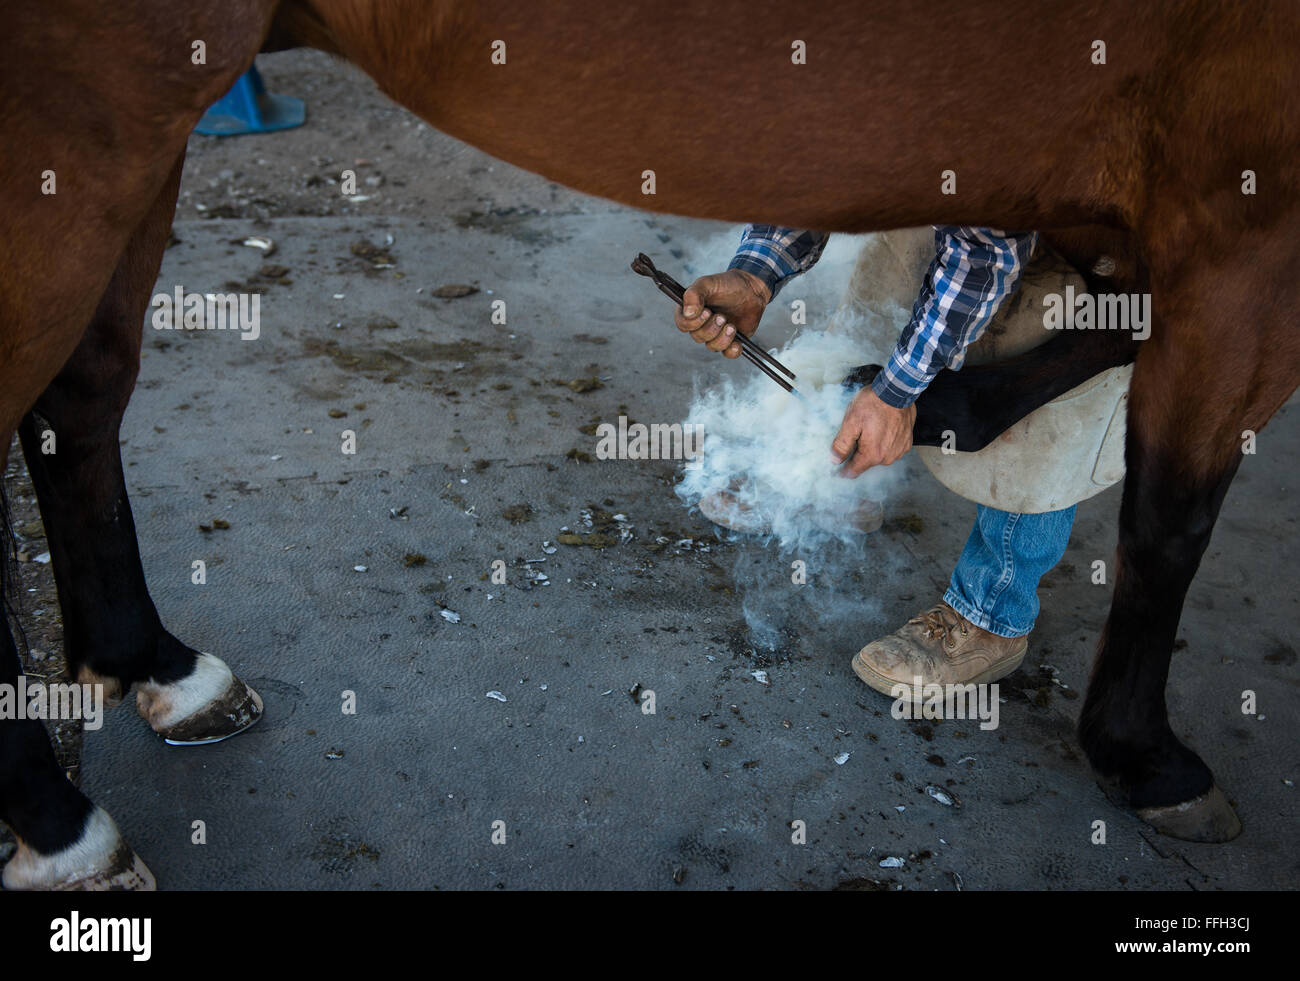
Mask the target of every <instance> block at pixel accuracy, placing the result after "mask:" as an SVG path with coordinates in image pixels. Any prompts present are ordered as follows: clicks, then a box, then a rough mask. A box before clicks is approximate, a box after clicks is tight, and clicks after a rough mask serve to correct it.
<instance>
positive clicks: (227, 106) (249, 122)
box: [194, 66, 307, 136]
mask: <svg viewBox="0 0 1300 981" xmlns="http://www.w3.org/2000/svg"><path fill="white" fill-rule="evenodd" d="M306 118H307V107H306V105H305V104H304V103H303V101H302V99H295V98H293V97H292V96H288V95H271V94H269V93H268V92H267V91H266V88H265V87H264V86H263V85H262V76H261V75H259V74H258V73H257V66H253V67H252V68H250V69H248V71H246V72H244V74H242V75H240V76H239V78H238V80H237V81H236V82H235V85H234V87H233V88H232V89H231V90H230V91H229V92H227V93H226V94H225V95H223V96H222V97H221V98H220V99H218V100H217V101H216V102H214V103H213V104H212V105H211V107H210V108H209V109H208V111H207V112H205V113H204V114H203V118H202V119H200V120H199V124H198V125H197V126H195V127H194V132H196V133H204V134H206V135H208V136H240V135H242V134H244V133H270V132H273V131H275V130H277V129H293V128H294V127H295V126H301V125H302V124H303V121H304V120H305V119H306Z"/></svg>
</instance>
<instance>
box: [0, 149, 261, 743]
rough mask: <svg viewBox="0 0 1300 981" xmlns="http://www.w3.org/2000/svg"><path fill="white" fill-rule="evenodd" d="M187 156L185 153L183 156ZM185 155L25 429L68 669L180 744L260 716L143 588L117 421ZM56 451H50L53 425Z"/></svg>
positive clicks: (224, 732)
mask: <svg viewBox="0 0 1300 981" xmlns="http://www.w3.org/2000/svg"><path fill="white" fill-rule="evenodd" d="M182 159H183V158H182ZM181 163H182V161H181V160H178V161H177V162H176V166H175V168H174V170H173V172H172V174H171V176H170V177H169V178H168V181H167V183H166V185H165V186H164V188H163V190H162V191H161V193H160V194H159V196H158V199H157V201H156V202H155V203H154V205H153V206H152V208H151V209H150V211H149V213H148V215H147V216H146V217H145V218H144V220H143V221H142V222H141V223H140V225H139V226H138V227H137V228H136V230H135V232H134V233H133V235H132V237H131V240H130V242H129V243H128V245H127V248H126V250H125V252H124V253H123V256H122V258H121V260H120V262H119V264H118V267H117V269H116V271H115V272H114V274H113V278H112V280H111V282H110V283H109V286H108V289H107V291H106V292H105V293H104V296H103V298H102V299H101V301H100V303H99V307H98V309H97V310H96V311H95V314H94V317H93V318H92V320H91V322H90V325H89V327H87V329H86V333H85V335H84V336H83V338H82V340H81V343H80V344H79V345H78V347H77V348H76V350H75V351H74V352H73V354H72V357H71V358H70V359H69V360H68V361H67V363H66V364H65V365H64V367H63V369H62V370H61V371H60V372H59V374H58V375H57V376H56V377H55V379H54V380H53V381H52V382H51V383H50V385H49V387H48V388H47V389H46V390H45V392H44V393H43V394H42V395H41V396H40V398H39V399H38V400H37V402H36V404H35V406H34V407H33V409H32V411H31V412H29V413H28V414H27V416H26V417H25V418H24V419H23V421H22V423H21V425H20V426H19V434H20V435H21V437H22V443H23V452H24V455H25V456H26V458H27V465H28V469H29V471H30V472H31V476H32V483H33V484H34V485H35V487H36V491H37V495H38V498H39V500H40V506H41V515H42V517H43V519H44V524H45V531H46V535H47V538H48V541H49V546H50V555H51V557H52V560H53V564H54V574H55V579H56V582H57V584H58V591H59V604H60V606H61V607H62V612H63V624H64V644H65V650H66V657H67V661H68V668H69V672H70V673H71V674H72V675H73V676H74V677H75V678H77V680H79V681H82V682H86V683H100V684H103V685H104V686H105V694H106V695H107V696H109V697H110V698H112V697H120V696H122V695H124V694H125V693H126V692H127V691H128V690H129V689H130V688H131V687H132V686H136V688H137V689H138V695H137V705H138V707H139V709H140V714H141V715H143V716H144V717H145V718H146V719H147V720H148V721H149V723H150V724H151V725H152V726H153V728H154V729H155V730H157V731H158V732H160V733H161V734H163V735H164V736H165V737H166V738H167V739H168V741H170V742H176V743H198V742H212V741H215V740H217V739H221V738H225V737H226V736H229V735H233V734H234V733H236V732H238V731H240V730H242V729H244V728H247V727H248V726H249V725H251V724H252V723H253V722H255V721H256V720H257V718H259V717H260V715H261V711H262V706H261V700H260V699H259V698H258V696H257V694H256V693H255V692H253V691H252V690H251V689H248V688H247V687H246V686H245V685H244V684H243V683H242V682H240V681H239V680H238V679H236V678H235V677H234V676H233V675H232V674H231V673H230V669H229V668H228V667H226V665H225V663H224V662H222V661H221V660H219V659H218V658H215V657H213V656H212V655H209V654H199V653H198V652H196V651H194V650H193V649H192V648H190V647H187V646H186V645H185V644H183V643H181V642H180V641H179V640H177V639H176V638H175V637H173V636H172V635H171V634H170V633H168V632H167V630H166V629H165V628H164V627H163V625H162V622H161V620H160V619H159V617H158V611H157V610H156V609H155V607H154V604H153V600H152V599H150V597H149V591H148V588H147V586H146V584H145V578H144V570H143V568H142V566H141V563H140V553H139V546H138V545H137V543H136V535H135V524H134V522H133V520H132V517H131V505H130V502H129V501H128V500H127V493H126V484H125V481H124V479H123V473H122V460H121V456H120V454H119V449H118V427H119V425H120V423H121V421H122V414H123V412H124V411H125V409H126V403H127V400H128V398H129V397H130V395H131V390H132V388H133V387H134V385H135V378H136V372H137V370H138V368H139V360H140V345H141V335H142V332H143V326H142V325H143V322H144V317H145V312H146V310H147V309H148V306H149V298H150V295H151V293H152V291H153V286H154V282H155V280H156V278H157V275H158V268H159V266H160V264H161V261H162V253H163V250H164V248H165V247H166V243H167V238H168V232H169V230H170V228H171V219H172V213H173V210H174V207H175V202H176V193H177V188H178V186H179V182H180V172H181ZM46 432H50V433H52V434H53V436H54V444H53V445H54V448H55V452H53V453H49V454H47V453H44V452H42V449H43V444H46V439H45V435H44V434H45V433H46Z"/></svg>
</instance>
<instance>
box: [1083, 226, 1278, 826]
mask: <svg viewBox="0 0 1300 981" xmlns="http://www.w3.org/2000/svg"><path fill="white" fill-rule="evenodd" d="M1277 227H1282V225H1281V223H1279V225H1278V226H1277ZM1238 255H1240V256H1241V257H1242V259H1243V261H1242V262H1241V263H1239V264H1233V265H1232V267H1231V268H1225V267H1223V266H1220V267H1218V268H1214V267H1212V266H1211V265H1210V264H1209V262H1208V261H1206V260H1199V259H1189V260H1188V261H1187V263H1186V266H1185V267H1184V270H1185V271H1180V275H1179V278H1178V279H1177V281H1175V282H1171V283H1169V285H1167V286H1166V287H1165V289H1163V290H1160V289H1159V287H1158V286H1157V289H1156V291H1155V293H1154V296H1153V304H1154V308H1155V313H1156V317H1155V322H1154V324H1153V326H1152V333H1151V336H1150V338H1149V339H1148V340H1147V341H1145V342H1143V343H1142V347H1141V351H1140V352H1139V354H1138V359H1137V364H1136V366H1135V369H1134V376H1133V382H1132V387H1131V394H1130V401H1129V414H1128V429H1127V446H1126V463H1127V475H1126V477H1125V482H1124V497H1123V502H1122V504H1121V509H1120V527H1119V549H1118V554H1117V569H1116V575H1115V580H1114V581H1115V587H1114V596H1113V599H1112V602H1111V609H1110V615H1109V618H1108V619H1107V622H1106V627H1105V630H1104V632H1103V634H1102V638H1101V643H1100V647H1099V651H1098V654H1097V658H1096V661H1095V663H1094V666H1093V671H1092V678H1091V681H1090V683H1089V687H1088V695H1087V699H1086V700H1085V702H1084V706H1083V711H1082V714H1081V718H1080V723H1079V735H1080V741H1081V743H1082V745H1083V748H1084V750H1085V751H1086V753H1087V755H1088V759H1089V760H1090V762H1091V763H1092V766H1093V768H1094V770H1095V772H1096V774H1097V776H1098V779H1099V782H1100V783H1101V785H1102V787H1103V788H1104V789H1105V790H1106V791H1107V793H1108V794H1109V795H1110V796H1111V798H1112V800H1114V801H1115V802H1116V803H1120V804H1122V805H1126V806H1129V807H1131V808H1133V809H1135V810H1136V811H1137V813H1138V815H1139V816H1140V817H1142V818H1143V820H1145V821H1147V822H1148V823H1149V824H1151V825H1152V826H1153V827H1155V828H1156V829H1158V830H1160V831H1162V832H1164V833H1166V834H1169V835H1173V836H1175V837H1178V838H1184V839H1187V840H1191V841H1226V840H1229V839H1231V838H1233V837H1235V836H1236V835H1237V834H1238V833H1239V831H1240V830H1241V825H1240V822H1239V821H1238V820H1237V816H1236V814H1235V813H1234V812H1233V810H1232V808H1231V806H1230V805H1229V804H1228V802H1227V800H1226V798H1225V797H1224V796H1223V794H1222V793H1221V792H1220V791H1219V790H1218V788H1217V787H1216V786H1215V783H1214V777H1213V775H1212V773H1211V772H1210V769H1209V767H1208V766H1206V764H1205V763H1204V762H1203V761H1202V760H1201V758H1200V757H1199V756H1197V755H1196V753H1194V752H1193V751H1192V750H1191V749H1189V748H1188V747H1187V746H1185V745H1183V743H1182V742H1180V741H1179V739H1178V738H1177V737H1176V736H1175V735H1174V733H1173V730H1172V729H1171V728H1170V725H1169V718H1168V713H1167V710H1166V706H1165V685H1166V681H1167V678H1168V673H1169V660H1170V654H1171V652H1172V649H1173V644H1174V639H1175V634H1176V631H1177V629H1178V621H1179V617H1180V615H1181V612H1182V607H1183V600H1184V597H1185V596H1186V593H1187V589H1188V586H1189V585H1190V583H1191V581H1192V577H1193V576H1194V575H1195V573H1196V569H1197V566H1198V565H1199V564H1200V560H1201V556H1202V554H1203V553H1204V552H1205V548H1206V546H1207V545H1208V543H1209V539H1210V533H1211V531H1212V530H1213V528H1214V523H1215V520H1216V518H1217V516H1218V513H1219V507H1220V505H1221V504H1222V502H1223V498H1224V495H1225V494H1226V493H1227V490H1228V486H1229V484H1230V483H1231V481H1232V478H1233V475H1234V474H1235V473H1236V470H1237V467H1238V465H1239V464H1240V462H1241V458H1242V437H1243V431H1244V430H1248V429H1249V430H1255V431H1258V430H1259V429H1260V428H1262V427H1263V425H1264V424H1265V423H1266V422H1267V421H1268V418H1269V417H1270V416H1271V415H1272V414H1273V412H1274V411H1275V410H1276V409H1277V408H1278V406H1279V405H1281V403H1282V402H1283V401H1285V399H1286V398H1287V397H1288V396H1289V395H1290V393H1291V392H1292V391H1293V390H1294V389H1295V387H1296V384H1297V381H1300V345H1297V343H1296V340H1295V338H1294V336H1293V328H1290V327H1289V326H1288V321H1289V319H1290V318H1291V317H1293V316H1294V304H1295V301H1296V299H1297V298H1298V297H1297V293H1300V291H1298V290H1297V289H1296V288H1295V286H1294V285H1292V284H1293V283H1294V279H1293V274H1292V271H1291V270H1292V269H1293V266H1291V265H1289V263H1291V262H1293V261H1294V248H1290V247H1288V246H1287V243H1286V242H1285V241H1279V242H1276V243H1254V247H1251V248H1246V247H1244V246H1243V247H1242V248H1241V249H1240V250H1239V252H1238ZM1284 259H1285V261H1284ZM1187 266H1191V267H1193V268H1191V269H1187V268H1186V267H1187ZM1157 283H1158V281H1157Z"/></svg>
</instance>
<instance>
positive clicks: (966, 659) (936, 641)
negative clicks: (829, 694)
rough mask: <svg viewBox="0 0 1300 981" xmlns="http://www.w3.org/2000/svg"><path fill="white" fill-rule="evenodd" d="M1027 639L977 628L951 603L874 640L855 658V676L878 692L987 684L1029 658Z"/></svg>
mask: <svg viewBox="0 0 1300 981" xmlns="http://www.w3.org/2000/svg"><path fill="white" fill-rule="evenodd" d="M1028 649H1029V643H1028V641H1027V639H1026V638H1024V637H1000V636H998V635H997V634H993V633H989V632H988V631H987V630H984V629H981V628H980V627H977V626H975V624H973V623H971V622H970V621H969V620H967V619H966V618H965V617H964V616H962V615H961V614H960V613H958V612H957V611H956V610H954V609H953V608H952V607H951V606H949V605H948V604H947V603H940V604H939V605H938V606H933V607H931V608H930V609H928V610H926V611H925V612H924V613H921V614H919V615H917V616H914V617H912V619H910V620H908V621H907V623H906V624H904V625H903V627H902V628H901V629H899V630H895V631H894V632H893V633H892V634H889V635H888V636H886V637H881V638H880V639H879V640H873V641H872V642H871V643H870V644H868V645H867V646H866V647H864V648H862V650H860V651H858V653H857V655H856V656H855V657H854V658H853V673H854V674H856V675H857V676H858V677H859V678H861V679H862V680H863V681H865V682H866V683H867V684H868V685H870V686H871V687H872V688H874V689H875V690H876V691H878V692H882V693H884V694H886V695H891V696H892V695H894V689H895V688H896V686H898V685H905V686H906V687H907V688H908V689H909V690H913V691H914V694H913V701H919V700H920V697H921V696H920V692H919V691H917V690H915V689H913V688H912V686H913V685H914V684H915V683H916V678H917V677H920V679H921V684H922V685H928V684H938V685H981V684H988V683H989V682H993V681H997V680H998V679H999V678H1005V677H1006V676H1007V675H1009V674H1010V673H1011V672H1012V671H1014V670H1016V668H1018V667H1020V662H1021V661H1023V660H1024V659H1025V651H1026V650H1028Z"/></svg>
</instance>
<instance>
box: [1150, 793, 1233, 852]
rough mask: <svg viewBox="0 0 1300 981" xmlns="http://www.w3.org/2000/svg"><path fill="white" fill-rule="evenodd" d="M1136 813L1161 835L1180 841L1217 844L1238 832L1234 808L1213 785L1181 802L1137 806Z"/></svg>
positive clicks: (1230, 838)
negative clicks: (1155, 805)
mask: <svg viewBox="0 0 1300 981" xmlns="http://www.w3.org/2000/svg"><path fill="white" fill-rule="evenodd" d="M1137 815H1138V817H1140V818H1141V819H1142V820H1143V821H1145V822H1146V823H1147V824H1149V825H1151V827H1153V828H1155V829H1156V830H1157V831H1159V832H1160V833H1161V834H1162V835H1169V837H1171V838H1181V839H1182V840H1183V841H1200V842H1205V843H1208V844H1217V843H1221V842H1225V841H1232V839H1233V838H1235V837H1237V835H1239V834H1241V821H1240V819H1238V817H1237V812H1236V811H1234V810H1233V809H1232V805H1231V804H1229V803H1228V798H1226V797H1224V796H1223V791H1221V790H1220V789H1219V788H1218V786H1217V785H1215V786H1211V787H1210V789H1209V790H1208V791H1207V792H1205V793H1204V794H1201V796H1200V797H1193V798H1192V799H1191V800H1187V801H1183V802H1182V803H1181V804H1167V805H1165V806H1164V807H1143V808H1140V809H1139V810H1138V812H1137Z"/></svg>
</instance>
